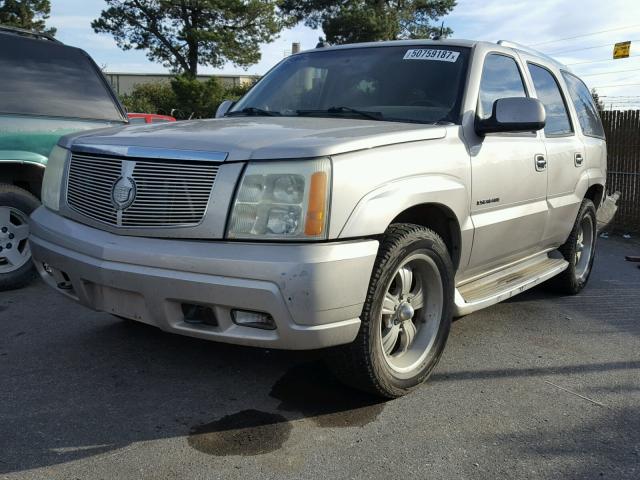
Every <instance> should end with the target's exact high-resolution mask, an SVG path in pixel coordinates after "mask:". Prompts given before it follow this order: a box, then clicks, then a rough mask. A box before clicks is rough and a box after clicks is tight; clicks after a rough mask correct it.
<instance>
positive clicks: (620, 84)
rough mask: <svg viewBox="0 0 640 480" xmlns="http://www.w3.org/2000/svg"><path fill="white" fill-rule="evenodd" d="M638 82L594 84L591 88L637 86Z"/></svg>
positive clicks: (639, 84)
mask: <svg viewBox="0 0 640 480" xmlns="http://www.w3.org/2000/svg"><path fill="white" fill-rule="evenodd" d="M638 86H640V83H619V84H617V85H595V86H594V87H593V88H612V87H638Z"/></svg>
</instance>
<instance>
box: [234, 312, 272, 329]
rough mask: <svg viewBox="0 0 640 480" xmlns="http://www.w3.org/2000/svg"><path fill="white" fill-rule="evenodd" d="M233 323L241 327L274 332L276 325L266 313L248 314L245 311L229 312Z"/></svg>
mask: <svg viewBox="0 0 640 480" xmlns="http://www.w3.org/2000/svg"><path fill="white" fill-rule="evenodd" d="M231 316H232V317H233V323H235V324H236V325H241V326H243V327H252V328H261V329H263V330H275V329H276V324H275V322H274V321H273V317H272V316H271V315H269V314H268V313H262V312H249V311H247V310H231Z"/></svg>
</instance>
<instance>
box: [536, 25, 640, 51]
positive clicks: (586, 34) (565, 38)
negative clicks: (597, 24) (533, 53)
mask: <svg viewBox="0 0 640 480" xmlns="http://www.w3.org/2000/svg"><path fill="white" fill-rule="evenodd" d="M635 27H640V24H638V23H637V24H635V25H629V26H627V27H618V28H611V29H609V30H600V31H599V32H591V33H583V34H581V35H575V36H573V37H564V38H557V39H555V40H547V41H545V42H538V43H532V44H531V45H529V46H530V47H537V46H539V45H547V44H549V43H556V42H562V41H564V40H573V39H574V38H583V37H591V36H593V35H600V34H601V33H609V32H617V31H618V30H627V29H629V28H635Z"/></svg>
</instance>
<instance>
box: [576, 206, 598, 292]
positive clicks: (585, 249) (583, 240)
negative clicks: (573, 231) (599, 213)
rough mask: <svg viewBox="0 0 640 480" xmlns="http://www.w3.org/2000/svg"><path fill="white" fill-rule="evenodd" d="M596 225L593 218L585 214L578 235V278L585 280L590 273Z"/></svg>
mask: <svg viewBox="0 0 640 480" xmlns="http://www.w3.org/2000/svg"><path fill="white" fill-rule="evenodd" d="M593 243H594V225H593V219H592V218H591V216H589V215H585V216H584V217H583V218H582V220H581V221H580V227H579V230H578V235H577V237H576V267H575V272H576V278H577V279H578V280H584V278H585V277H586V276H587V275H588V274H589V267H590V264H591V256H592V255H593Z"/></svg>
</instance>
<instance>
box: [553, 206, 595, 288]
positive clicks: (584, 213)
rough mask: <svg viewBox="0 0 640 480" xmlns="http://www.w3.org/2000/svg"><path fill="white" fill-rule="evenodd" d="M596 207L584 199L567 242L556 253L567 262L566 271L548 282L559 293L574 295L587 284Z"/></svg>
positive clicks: (593, 239)
mask: <svg viewBox="0 0 640 480" xmlns="http://www.w3.org/2000/svg"><path fill="white" fill-rule="evenodd" d="M596 238H597V232H596V207H595V205H594V204H593V202H592V201H591V200H589V199H588V198H585V199H584V200H583V201H582V205H581V206H580V211H579V212H578V216H577V217H576V221H575V224H574V225H573V229H572V230H571V234H570V235H569V238H568V239H567V241H566V242H565V243H564V245H562V246H561V247H560V248H559V249H558V251H559V252H560V253H561V254H562V256H563V257H564V259H565V260H566V261H567V262H569V266H568V267H567V269H566V270H565V271H564V272H562V273H561V274H560V275H558V276H556V277H554V278H552V279H551V280H550V281H549V286H550V287H551V288H552V289H553V290H555V291H557V292H560V293H568V294H570V295H575V294H576V293H579V292H580V291H581V290H582V289H583V288H584V287H585V285H586V284H587V281H588V280H589V276H590V275H591V269H592V267H593V259H594V257H595V251H596Z"/></svg>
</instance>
